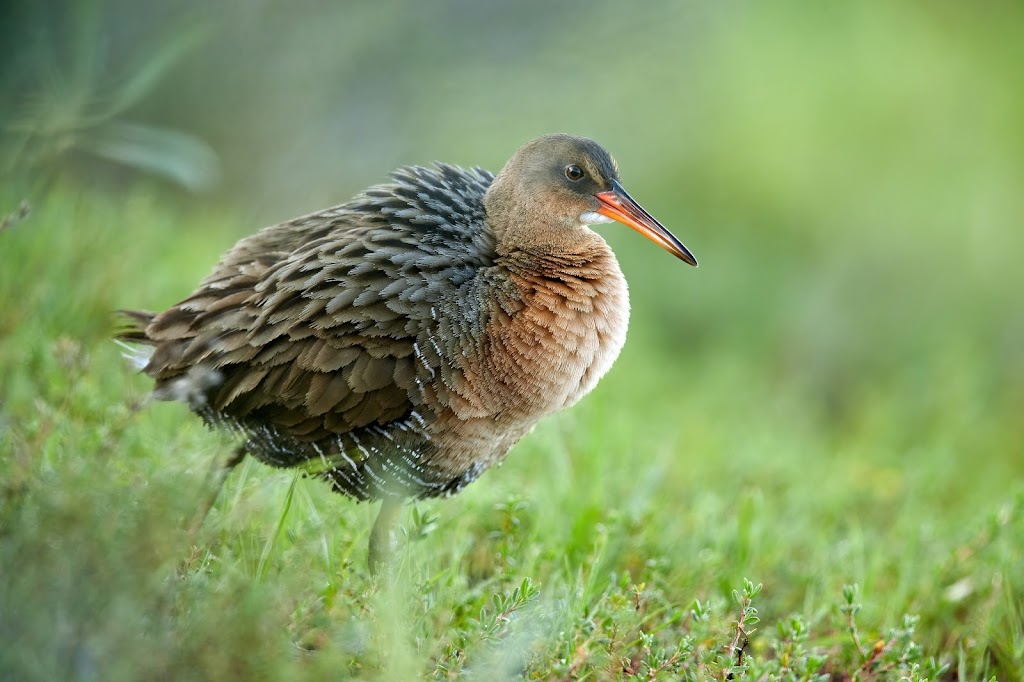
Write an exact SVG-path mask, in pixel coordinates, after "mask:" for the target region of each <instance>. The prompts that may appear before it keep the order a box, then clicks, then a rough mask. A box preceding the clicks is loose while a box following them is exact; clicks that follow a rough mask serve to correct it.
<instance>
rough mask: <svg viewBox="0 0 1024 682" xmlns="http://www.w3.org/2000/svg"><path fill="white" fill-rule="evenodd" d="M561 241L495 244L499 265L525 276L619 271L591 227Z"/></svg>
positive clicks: (582, 276)
mask: <svg viewBox="0 0 1024 682" xmlns="http://www.w3.org/2000/svg"><path fill="white" fill-rule="evenodd" d="M580 232H581V234H580V235H579V237H580V238H579V239H578V240H576V241H575V242H571V243H564V244H514V243H513V244H508V243H499V244H498V245H497V258H496V262H497V264H498V265H500V266H502V267H504V268H505V269H506V270H508V271H509V272H510V273H511V274H512V275H514V276H516V277H517V278H522V279H525V280H546V279H549V280H560V281H571V280H582V281H592V280H598V279H601V278H602V277H605V276H607V275H609V274H615V273H618V272H619V269H618V265H617V263H616V261H615V257H614V255H613V254H612V251H611V249H610V248H609V247H608V244H607V243H605V241H604V240H603V239H601V237H600V236H599V235H597V234H596V233H594V232H591V231H590V230H586V229H581V230H580Z"/></svg>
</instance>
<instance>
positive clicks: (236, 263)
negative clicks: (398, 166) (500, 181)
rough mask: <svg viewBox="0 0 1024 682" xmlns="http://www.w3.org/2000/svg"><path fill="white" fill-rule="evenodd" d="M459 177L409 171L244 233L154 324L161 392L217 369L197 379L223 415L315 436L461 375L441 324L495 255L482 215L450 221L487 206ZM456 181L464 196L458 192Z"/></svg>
mask: <svg viewBox="0 0 1024 682" xmlns="http://www.w3.org/2000/svg"><path fill="white" fill-rule="evenodd" d="M456 171H458V169H453V168H452V167H439V169H438V170H436V171H435V170H432V169H431V170H427V169H418V168H414V169H406V170H405V171H403V173H405V175H398V176H396V180H397V181H398V182H397V183H396V184H395V185H389V186H383V187H381V188H375V189H373V190H370V191H368V192H367V193H366V194H365V195H362V196H361V197H359V198H357V199H356V200H354V201H353V202H351V203H350V204H347V205H345V206H342V207H338V208H336V209H331V210H328V211H326V212H323V213H321V214H315V215H311V216H307V217H304V218H300V219H297V220H295V221H291V222H290V223H284V224H282V225H281V226H277V227H273V228H267V229H265V230H263V231H262V232H260V233H257V234H256V235H253V236H252V237H249V238H247V239H243V240H242V241H241V242H239V244H238V245H236V247H235V248H234V249H232V250H231V251H230V252H228V253H227V254H226V255H225V256H224V258H223V259H222V260H221V262H220V263H219V264H218V266H217V267H216V268H215V269H214V272H213V273H211V275H210V276H209V277H208V278H207V279H206V280H205V281H204V282H203V283H202V285H201V286H200V287H199V289H198V290H197V291H196V292H195V293H194V294H193V295H192V296H190V297H189V298H187V299H186V300H184V301H182V302H181V303H179V304H178V305H176V306H174V307H172V308H170V309H169V310H167V311H165V312H164V313H161V314H160V315H158V316H156V317H155V318H154V319H153V321H152V322H151V323H150V324H149V325H148V327H147V328H146V330H145V332H146V335H147V336H148V337H149V338H150V339H151V340H152V341H153V342H154V343H155V344H156V348H155V350H154V353H153V356H152V358H151V360H150V363H149V365H148V366H147V368H146V372H147V373H149V374H150V375H152V376H154V377H155V378H156V379H157V390H158V392H159V391H161V390H164V391H168V390H170V392H171V395H172V397H173V393H174V390H173V387H174V386H175V385H177V384H178V383H180V381H181V380H182V378H183V377H188V376H194V375H195V374H196V372H197V371H199V372H200V373H201V372H208V376H209V377H211V379H210V380H209V381H205V380H202V379H201V380H200V382H199V383H200V385H201V386H202V390H203V399H204V400H205V401H206V402H207V404H208V406H209V408H212V410H213V411H214V412H215V413H216V414H217V415H219V416H221V417H227V418H231V419H234V420H237V421H245V420H246V419H249V418H251V419H257V420H259V421H260V422H261V423H266V424H269V425H271V426H274V427H275V428H277V429H279V430H283V431H285V432H286V433H288V434H289V435H291V436H294V437H297V438H301V439H304V440H310V441H314V440H318V439H320V438H323V437H326V436H327V435H330V434H339V433H347V432H349V431H351V430H353V429H356V428H359V427H362V426H366V425H370V424H384V423H387V422H390V421H393V420H396V419H400V418H402V417H403V415H406V414H408V413H409V411H410V410H412V409H414V407H415V406H416V405H419V404H421V403H422V401H423V400H424V399H425V395H426V394H425V390H431V389H429V388H427V387H428V386H429V385H430V384H435V383H438V381H439V379H440V377H441V376H442V375H444V374H447V373H449V372H450V371H451V368H452V367H453V365H454V363H453V362H452V360H451V357H452V355H453V354H454V353H455V352H457V349H455V348H451V347H443V344H440V343H438V341H437V339H438V338H441V337H444V336H445V335H443V334H439V332H438V330H439V329H440V328H441V327H442V326H443V325H444V324H445V322H446V320H444V319H443V318H444V313H445V312H448V311H447V308H449V307H451V305H453V303H454V304H463V305H464V304H465V302H464V301H460V300H459V288H460V286H462V285H464V284H465V283H467V282H469V281H470V280H471V279H472V278H473V275H474V273H475V272H476V271H477V270H478V269H479V268H480V267H481V266H482V265H484V264H486V263H487V262H489V258H490V250H492V249H493V243H492V241H491V238H490V237H489V236H488V235H487V234H486V231H485V230H483V229H482V225H483V221H482V213H481V214H479V215H477V216H470V217H469V219H467V218H466V216H463V215H460V216H459V218H460V220H462V221H463V222H462V223H456V225H459V224H461V225H462V228H461V229H455V228H453V227H452V215H451V212H452V211H454V210H462V209H467V210H476V211H480V210H482V209H481V208H478V206H479V199H480V198H481V197H482V192H483V189H485V187H486V185H485V184H481V183H483V182H484V181H485V180H487V177H486V176H485V175H479V176H473V177H472V178H470V180H472V179H474V178H475V179H476V181H477V185H476V186H474V185H473V184H472V183H471V182H470V181H469V180H467V179H466V177H465V176H463V175H458V174H457V173H456ZM458 172H459V173H467V172H466V171H458ZM446 174H447V177H446ZM456 181H462V182H465V183H467V187H468V189H467V190H466V196H465V197H464V198H465V201H462V202H460V201H459V200H458V198H457V197H456V198H455V199H453V198H452V191H451V190H452V188H451V185H452V183H453V182H456ZM432 183H433V184H432ZM441 190H444V191H443V192H442V191H441ZM473 192H476V194H475V195H474V194H473ZM474 201H475V202H476V205H474ZM453 205H454V208H453ZM460 207H461V208H460ZM467 207H469V208H467ZM446 210H447V211H448V214H447V215H446V214H445V213H444V212H445V211H446ZM467 220H468V222H467ZM473 228H475V229H473ZM453 230H454V232H456V233H457V234H456V233H452V232H453ZM469 317H472V312H471V314H470V315H469ZM447 336H449V337H450V336H451V335H450V334H449V335H447ZM442 389H443V387H442Z"/></svg>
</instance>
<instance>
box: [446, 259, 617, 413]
mask: <svg viewBox="0 0 1024 682" xmlns="http://www.w3.org/2000/svg"><path fill="white" fill-rule="evenodd" d="M509 281H510V282H511V284H512V286H513V288H514V290H515V292H516V295H515V298H516V305H515V306H504V307H502V306H495V310H493V311H492V314H491V315H490V319H489V321H488V323H487V325H486V327H485V329H484V332H483V334H482V337H481V339H480V352H479V353H477V354H476V355H475V356H474V360H473V361H472V362H471V363H468V364H467V365H466V366H465V367H464V368H463V372H462V374H463V379H464V381H465V382H466V384H467V388H468V390H469V391H470V392H472V393H473V394H474V395H475V397H477V398H478V400H479V401H480V404H481V405H482V406H484V408H485V410H486V411H487V412H489V413H491V414H492V415H493V416H494V418H495V419H496V420H497V421H498V422H499V423H506V424H509V425H511V424H512V423H517V422H518V423H524V424H525V423H530V424H532V422H534V421H536V420H537V419H539V418H541V417H543V416H544V415H546V414H549V413H551V412H554V411H556V410H559V409H562V408H564V407H568V406H570V405H572V404H573V403H575V402H576V401H578V400H579V399H580V398H582V397H583V396H584V395H586V393H588V392H589V391H590V390H591V389H592V388H594V386H595V385H596V384H597V382H598V380H599V379H600V378H601V377H602V376H603V375H604V374H605V373H606V372H607V371H608V370H609V369H610V368H611V366H612V363H614V362H615V359H616V357H618V354H619V351H620V350H621V349H622V346H623V344H624V343H625V339H626V327H627V325H628V322H629V297H628V293H627V288H626V282H625V279H624V278H623V276H622V272H621V271H620V270H619V268H618V265H617V264H616V263H615V261H614V259H609V261H608V262H607V263H602V264H600V267H595V266H594V265H593V264H588V266H586V267H582V268H581V267H577V268H566V269H563V270H559V269H554V270H549V271H544V270H540V271H527V272H512V273H510V275H509Z"/></svg>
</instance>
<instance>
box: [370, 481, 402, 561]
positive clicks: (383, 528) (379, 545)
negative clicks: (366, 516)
mask: <svg viewBox="0 0 1024 682" xmlns="http://www.w3.org/2000/svg"><path fill="white" fill-rule="evenodd" d="M401 509H402V498H401V497H397V496H388V497H385V498H384V500H383V501H382V502H381V504H380V511H379V512H377V520H376V521H374V523H373V530H371V531H370V554H369V566H370V573H372V574H373V575H379V574H380V573H381V571H382V569H386V568H387V565H388V564H389V563H390V561H391V557H392V554H393V553H394V551H395V548H396V546H397V544H398V539H397V538H396V537H395V521H397V520H398V512H399V511H401Z"/></svg>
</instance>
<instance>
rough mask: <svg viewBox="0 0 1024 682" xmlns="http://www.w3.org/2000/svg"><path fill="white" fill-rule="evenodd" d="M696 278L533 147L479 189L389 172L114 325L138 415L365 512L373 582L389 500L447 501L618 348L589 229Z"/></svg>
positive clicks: (639, 224)
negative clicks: (320, 485) (303, 479)
mask: <svg viewBox="0 0 1024 682" xmlns="http://www.w3.org/2000/svg"><path fill="white" fill-rule="evenodd" d="M613 221H617V222H619V223H623V224H625V225H627V226H629V227H631V228H633V229H634V230H636V231H638V232H640V233H641V234H643V235H644V236H645V237H647V238H649V239H650V240H652V241H653V242H655V243H656V244H658V245H659V246H661V247H663V248H664V249H666V250H667V251H669V252H670V253H672V254H673V255H675V256H677V257H678V258H679V259H681V260H683V261H684V262H686V263H689V264H690V265H694V266H695V265H697V261H696V259H695V258H694V257H693V255H692V254H691V253H690V251H689V250H688V249H687V248H686V247H685V246H683V244H682V243H681V242H680V241H679V240H678V239H677V238H676V237H675V236H673V235H672V233H671V232H669V231H668V230H667V229H666V228H665V227H664V226H663V225H662V224H661V223H659V222H658V221H657V220H655V219H654V218H653V217H652V216H651V215H650V214H649V213H647V212H646V211H645V210H644V209H643V208H641V207H640V205H639V204H638V203H637V202H635V201H634V200H633V199H632V198H631V197H630V196H629V194H627V193H626V190H625V189H623V187H622V185H621V184H620V182H619V171H618V168H617V166H616V164H615V162H614V161H613V160H612V157H611V156H610V155H609V154H608V152H606V151H605V150H604V149H603V148H602V147H601V146H600V145H598V144H597V143H596V142H594V141H592V140H589V139H586V138H583V137H576V136H571V135H562V134H557V135H545V136H543V137H540V138H537V139H535V140H533V141H531V142H529V143H527V144H526V145H524V146H523V147H522V148H520V149H519V150H518V151H517V152H516V153H515V154H514V155H513V156H512V158H511V159H510V160H509V161H508V163H507V164H506V165H505V167H504V168H503V169H502V170H501V172H499V173H498V174H497V175H496V176H495V175H493V174H491V173H489V172H488V171H485V170H482V169H480V168H474V169H472V170H467V169H463V168H459V167H456V166H452V165H448V164H444V163H436V164H434V165H433V166H432V167H420V166H410V167H404V168H401V169H399V170H397V171H395V172H394V173H393V174H392V181H391V182H390V183H387V184H381V185H376V186H374V187H371V188H369V189H367V190H365V191H364V192H362V193H361V194H359V195H357V196H356V197H355V198H353V199H351V200H350V201H348V202H347V203H344V204H341V205H340V206H336V207H334V208H329V209H326V210H323V211H319V212H317V213H311V214H309V215H306V216H303V217H300V218H296V219H294V220H290V221H287V222H284V223H281V224H279V225H274V226H272V227H267V228H265V229H263V230H261V231H259V232H257V233H256V234H254V235H252V236H249V237H246V238H244V239H242V240H241V241H240V242H238V243H237V244H236V245H235V246H234V247H233V248H231V249H230V250H229V251H228V252H227V253H226V254H224V256H223V257H222V258H221V259H220V261H219V262H218V263H217V265H216V266H215V267H214V269H213V272H212V273H211V274H210V275H209V276H208V277H207V278H206V279H205V280H203V281H202V283H201V284H200V285H199V287H198V288H197V289H196V290H195V292H194V293H192V294H191V295H190V296H189V297H188V298H186V299H184V300H183V301H181V302H180V303H178V304H177V305H174V306H172V307H170V308H169V309H167V310H165V311H163V312H161V313H150V312H145V311H122V312H123V313H124V314H125V315H127V317H128V320H129V326H128V327H127V328H125V329H124V330H122V332H121V333H120V334H119V338H120V339H121V340H122V341H126V342H135V343H136V344H142V345H143V348H141V349H140V350H141V351H142V352H143V354H142V355H141V356H136V359H137V360H139V366H140V368H141V369H142V371H143V372H144V373H145V374H147V375H149V376H150V377H152V378H153V379H154V380H155V382H156V386H155V389H154V396H155V397H156V398H158V399H164V400H181V401H184V402H187V403H188V404H189V405H190V407H191V409H192V410H193V411H194V412H196V413H197V414H198V415H199V416H200V417H201V418H202V419H203V420H204V421H205V422H206V423H207V424H208V425H210V426H212V427H225V428H229V429H232V430H234V431H236V432H237V433H238V434H239V435H240V437H241V439H242V440H243V442H242V444H241V446H240V449H239V451H238V457H237V458H236V459H235V460H234V461H235V462H237V459H240V458H241V457H244V456H245V454H249V455H252V456H254V457H255V458H256V459H258V460H260V461H262V462H265V463H267V464H270V465H272V466H276V467H301V468H302V469H303V470H305V471H306V472H308V473H310V474H312V475H315V476H319V477H321V478H323V479H325V480H326V481H328V482H329V483H330V484H331V485H332V486H333V488H334V490H336V491H337V492H339V493H343V494H345V495H348V496H350V497H353V498H356V499H357V500H382V504H381V507H380V511H379V512H378V516H377V520H376V522H375V523H374V526H373V529H372V531H371V534H370V543H369V544H370V546H369V553H368V561H369V565H370V569H371V571H373V572H376V571H377V570H378V569H379V568H380V567H381V566H382V565H383V564H384V563H385V562H386V560H387V557H388V556H389V554H390V552H391V551H392V547H393V545H394V531H393V528H394V521H395V518H396V516H397V512H398V510H399V509H400V507H401V504H402V502H403V501H404V500H406V499H409V498H426V497H434V496H439V495H443V496H448V495H453V494H455V493H457V492H458V491H459V490H461V489H462V488H463V487H464V486H466V485H467V484H469V483H470V482H472V481H473V480H474V479H476V478H477V477H478V476H480V474H481V473H483V472H484V471H485V470H486V469H487V468H488V467H490V466H492V465H493V464H495V463H498V462H500V461H502V460H503V459H504V458H505V456H506V455H507V454H508V452H509V450H510V449H511V448H512V446H513V445H514V444H515V443H516V442H517V441H518V440H519V439H521V438H522V437H523V436H524V435H526V434H527V433H528V432H529V431H530V430H531V429H532V428H533V426H534V425H535V424H536V423H537V421H538V420H540V419H541V418H542V417H544V416H546V415H548V414H551V413H553V412H556V411H558V410H561V409H564V408H566V407H569V406H570V405H572V404H574V403H575V402H577V401H578V400H579V399H580V398H582V397H583V396H584V395H585V394H586V393H587V392H588V391H590V390H591V389H592V388H594V385H595V384H596V383H597V382H598V380H599V379H600V378H601V376H602V375H604V374H605V372H607V371H608V369H609V368H610V367H611V365H612V363H613V362H614V361H615V358H616V356H617V355H618V354H619V351H620V349H621V348H622V345H623V343H624V342H625V339H626V326H627V322H628V319H629V300H628V296H627V290H626V281H625V279H624V278H623V275H622V271H621V270H620V268H619V265H618V263H617V261H616V259H615V256H614V254H613V253H612V251H611V249H610V248H609V246H608V244H607V243H606V242H605V241H604V239H602V238H601V237H600V236H599V235H598V234H597V233H596V232H594V231H593V230H591V229H590V227H589V226H590V225H594V224H598V223H607V222H613Z"/></svg>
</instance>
